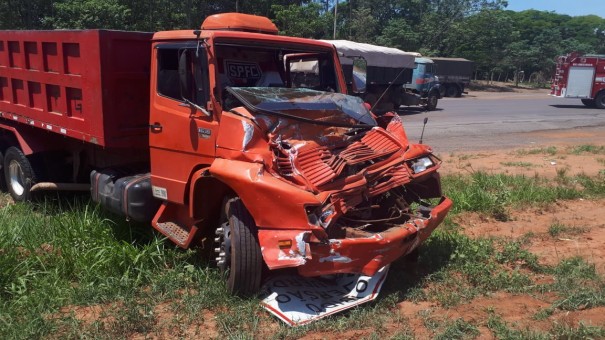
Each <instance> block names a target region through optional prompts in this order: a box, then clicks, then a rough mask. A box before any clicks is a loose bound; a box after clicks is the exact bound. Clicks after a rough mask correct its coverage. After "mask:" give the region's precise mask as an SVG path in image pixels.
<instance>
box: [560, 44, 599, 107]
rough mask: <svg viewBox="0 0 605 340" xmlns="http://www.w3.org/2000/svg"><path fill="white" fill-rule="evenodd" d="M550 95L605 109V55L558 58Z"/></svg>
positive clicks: (575, 53) (573, 54) (578, 54)
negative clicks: (578, 100) (573, 99)
mask: <svg viewBox="0 0 605 340" xmlns="http://www.w3.org/2000/svg"><path fill="white" fill-rule="evenodd" d="M550 95H551V96H554V97H560V98H578V99H580V100H581V101H582V103H583V104H584V105H586V106H588V107H596V108H599V109H605V55H596V54H587V55H583V54H580V53H577V52H573V53H569V54H567V55H563V56H560V57H558V58H557V60H556V69H555V74H554V76H553V78H552V85H551V91H550Z"/></svg>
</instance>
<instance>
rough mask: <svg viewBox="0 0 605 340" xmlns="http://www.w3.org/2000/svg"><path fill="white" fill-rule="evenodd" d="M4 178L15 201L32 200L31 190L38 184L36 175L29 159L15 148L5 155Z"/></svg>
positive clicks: (11, 148) (8, 150)
mask: <svg viewBox="0 0 605 340" xmlns="http://www.w3.org/2000/svg"><path fill="white" fill-rule="evenodd" d="M4 177H5V181H6V186H7V189H8V193H9V194H10V195H11V197H12V198H13V200H15V201H16V202H24V201H29V200H31V188H32V186H33V185H34V184H35V183H36V175H35V173H34V170H33V168H32V166H31V163H30V162H29V160H28V159H27V157H25V155H24V154H23V152H21V150H19V149H18V148H16V147H14V146H11V147H10V148H8V149H7V150H6V155H4Z"/></svg>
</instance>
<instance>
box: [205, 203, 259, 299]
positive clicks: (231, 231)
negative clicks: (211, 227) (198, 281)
mask: <svg viewBox="0 0 605 340" xmlns="http://www.w3.org/2000/svg"><path fill="white" fill-rule="evenodd" d="M216 233H217V235H218V237H217V240H218V241H219V247H218V248H217V249H216V251H217V258H216V260H217V265H218V267H219V269H221V270H222V271H223V272H224V273H225V275H226V279H227V290H228V291H229V293H230V294H233V295H240V296H250V295H254V294H256V293H257V292H258V290H259V289H260V283H261V274H262V271H263V257H262V254H261V250H260V246H259V243H258V240H257V238H258V232H257V228H256V223H255V222H254V219H253V218H252V216H251V215H250V213H249V212H248V209H246V207H245V206H244V204H243V202H242V201H241V199H240V198H239V197H234V198H229V199H226V200H225V202H224V204H223V211H222V213H221V224H220V226H219V228H218V229H217V232H216Z"/></svg>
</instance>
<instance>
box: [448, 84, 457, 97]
mask: <svg viewBox="0 0 605 340" xmlns="http://www.w3.org/2000/svg"><path fill="white" fill-rule="evenodd" d="M458 92H459V90H458V86H456V85H450V86H448V87H447V88H446V89H445V96H446V97H458Z"/></svg>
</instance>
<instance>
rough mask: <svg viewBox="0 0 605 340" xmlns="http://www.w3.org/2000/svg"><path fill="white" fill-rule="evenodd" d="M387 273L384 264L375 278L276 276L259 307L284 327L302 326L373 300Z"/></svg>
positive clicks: (264, 287) (357, 275)
mask: <svg viewBox="0 0 605 340" xmlns="http://www.w3.org/2000/svg"><path fill="white" fill-rule="evenodd" d="M388 272H389V266H388V265H387V266H384V267H382V268H381V269H380V270H378V271H377V272H376V274H375V275H374V276H365V275H361V274H338V275H332V276H329V277H313V278H307V277H300V276H295V275H289V276H285V275H284V276H278V277H275V278H272V279H271V280H269V281H268V282H267V283H265V285H264V286H263V292H264V293H263V295H264V296H265V298H264V299H263V300H262V301H261V305H262V306H263V308H265V309H266V310H268V311H269V312H271V313H272V314H273V315H275V316H277V317H278V318H279V319H280V320H282V321H283V322H285V323H286V324H288V325H290V326H302V325H305V324H308V323H310V322H313V321H316V320H319V319H321V318H324V317H326V316H328V315H332V314H335V313H338V312H342V311H344V310H347V309H350V308H353V307H355V306H359V305H360V304H362V303H365V302H369V301H372V300H374V299H375V298H376V297H377V296H378V293H379V292H380V289H381V288H382V284H383V283H384V280H385V279H386V277H387V273H388Z"/></svg>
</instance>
